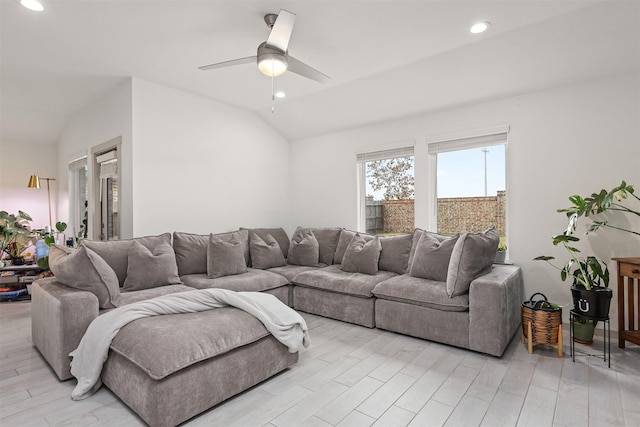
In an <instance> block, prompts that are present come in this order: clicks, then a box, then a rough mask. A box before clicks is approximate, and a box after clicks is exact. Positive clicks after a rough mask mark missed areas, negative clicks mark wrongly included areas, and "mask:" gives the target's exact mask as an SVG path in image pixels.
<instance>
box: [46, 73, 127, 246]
mask: <svg viewBox="0 0 640 427" xmlns="http://www.w3.org/2000/svg"><path fill="white" fill-rule="evenodd" d="M131 113H132V109H131V79H127V80H126V81H125V82H123V83H122V84H120V85H119V86H117V87H116V88H114V89H113V90H112V91H111V92H109V93H108V94H106V95H105V96H104V97H102V98H101V99H100V100H99V101H97V102H96V103H94V104H92V105H90V106H88V107H87V108H85V109H83V110H82V111H80V112H78V113H77V114H75V115H74V116H73V117H72V118H71V120H69V123H68V124H67V126H66V127H65V130H64V132H63V134H62V136H61V137H60V140H59V143H58V176H59V177H60V179H59V182H58V183H59V203H60V206H61V207H63V206H64V207H65V208H64V209H66V211H65V212H60V217H61V218H64V220H65V221H66V220H67V218H68V216H69V212H68V206H69V182H68V163H69V162H70V161H72V160H75V159H77V158H80V157H82V156H90V155H91V148H93V147H97V146H99V145H101V144H104V143H105V142H108V141H111V140H113V139H115V138H118V137H121V141H122V146H121V147H122V151H121V154H120V156H121V160H120V168H121V176H120V177H119V178H120V189H119V190H120V191H119V194H118V195H119V197H120V203H121V204H120V216H121V218H122V220H121V224H120V226H121V237H122V238H128V237H132V236H133V223H132V221H131V218H132V212H133V199H132V192H131V188H132V175H133V174H132V162H131V145H132V139H131V127H132V123H131ZM91 160H92V159H91V158H89V176H92V173H93V169H92V161H91ZM92 193H93V192H92V191H90V192H89V218H92V217H93V204H94V199H93V197H94V195H93V194H92ZM92 230H93V221H91V220H90V221H89V232H90V233H91V232H92Z"/></svg>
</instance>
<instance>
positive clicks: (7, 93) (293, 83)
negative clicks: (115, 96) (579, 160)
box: [0, 0, 640, 143]
mask: <svg viewBox="0 0 640 427" xmlns="http://www.w3.org/2000/svg"><path fill="white" fill-rule="evenodd" d="M42 2H43V3H44V5H45V11H44V12H41V13H36V12H32V11H29V10H27V9H24V8H23V7H22V6H20V5H19V3H18V2H17V1H16V0H0V39H1V42H0V59H1V61H0V66H1V68H0V73H1V74H0V98H1V106H0V107H1V109H0V114H1V115H0V138H1V139H3V140H13V141H18V142H23V141H24V142H29V143H55V142H56V141H57V139H58V137H59V135H60V133H61V131H62V129H63V128H64V124H65V122H66V121H67V119H68V117H69V116H70V115H72V114H73V113H75V112H77V111H79V110H81V109H82V108H83V107H85V106H86V105H89V104H91V103H92V102H95V101H96V100H98V99H99V98H100V97H101V96H102V95H103V94H104V93H106V92H108V91H109V90H111V89H112V88H113V87H115V86H116V85H118V84H119V83H120V82H122V81H124V80H125V79H126V78H128V77H131V76H133V77H137V78H141V79H145V80H149V81H152V82H156V83H160V84H163V85H167V86H170V87H174V88H177V89H181V90H184V91H187V92H191V93H195V94H200V95H202V96H206V97H209V98H212V99H216V100H219V101H222V102H225V103H229V104H233V105H237V106H240V107H244V108H247V109H249V110H253V111H255V112H256V113H257V114H259V115H260V116H262V117H263V118H264V119H265V120H266V121H267V122H269V123H271V124H272V125H273V126H274V127H275V128H276V129H277V130H279V131H280V132H281V133H282V134H283V135H284V136H286V137H287V138H289V139H290V140H298V139H301V138H306V137H310V136H314V135H320V134H324V133H327V132H332V131H336V130H339V129H344V128H351V127H357V126H362V125H366V124H369V123H374V122H379V121H382V120H389V119H393V118H397V117H402V116H407V115H410V114H415V113H418V112H424V111H433V110H438V109H442V108H447V107H452V106H456V105H462V104H467V103H474V102H481V101H484V100H488V99H494V98H498V97H504V96H511V95H517V94H520V93H525V92H528V91H531V90H539V89H544V88H547V87H554V86H558V85H564V84H570V83H572V82H580V81H585V80H589V79H593V78H598V77H601V76H605V75H613V74H618V73H624V72H630V71H634V70H636V71H637V70H639V69H640V24H639V22H640V1H637V0H627V1H615V0H588V1H583V0H568V1H560V0H554V1H542V0H540V1H531V0H509V1H506V0H502V1H482V0H474V1H458V0H446V1H444V0H443V1H435V0H422V1H417V0H413V1H402V0H389V1H364V0H360V1H357V0H356V1H339V0H336V1H326V0H325V1H310V0H298V1H270V0H265V1H239V0H236V1H216V0H209V1H206V0H201V1H186V0H180V1H177V0H172V1H147V0H128V1H125V0H122V1H114V0H111V1H98V0H81V1H80V0H76V1H62V0H42ZM280 9H286V10H289V11H291V12H293V13H295V14H297V19H296V23H295V28H294V31H293V35H292V38H291V42H290V45H289V52H290V54H291V55H292V56H295V57H296V58H298V59H300V60H302V61H304V62H306V63H308V64H309V65H311V66H313V67H314V68H317V69H319V70H320V71H322V72H324V73H325V74H328V75H329V76H331V78H332V79H331V81H330V82H329V83H328V84H325V85H322V84H319V83H316V82H314V81H311V80H307V79H304V78H302V77H300V76H298V75H295V74H292V73H285V75H283V76H281V77H279V78H276V79H275V85H276V89H278V90H283V91H285V92H286V93H287V98H285V100H282V101H280V100H279V101H277V103H276V111H275V113H273V114H272V113H271V79H270V78H269V77H266V76H264V75H262V74H260V72H259V71H258V70H257V67H256V66H254V65H252V64H246V65H242V66H238V67H234V68H227V69H217V70H210V71H200V70H198V69H197V67H198V66H201V65H206V64H210V63H213V62H219V61H225V60H229V59H234V58H238V57H244V56H251V55H255V50H256V48H257V46H258V44H259V43H261V42H262V41H264V40H266V38H267V36H268V29H267V27H266V25H265V24H264V22H263V16H264V15H265V14H266V13H270V12H275V13H277V12H278V11H279V10H280ZM478 20H487V21H490V22H491V23H492V26H491V28H490V31H488V32H487V33H484V34H481V35H472V34H470V33H469V27H470V25H471V24H472V23H473V22H475V21H478Z"/></svg>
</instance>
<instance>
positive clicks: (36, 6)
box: [20, 0, 44, 12]
mask: <svg viewBox="0 0 640 427" xmlns="http://www.w3.org/2000/svg"><path fill="white" fill-rule="evenodd" d="M20 4H21V5H23V6H24V7H26V8H27V9H29V10H35V11H36V12H42V11H43V10H44V6H43V5H42V3H40V2H39V1H38V0H20Z"/></svg>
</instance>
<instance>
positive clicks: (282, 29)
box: [267, 9, 296, 52]
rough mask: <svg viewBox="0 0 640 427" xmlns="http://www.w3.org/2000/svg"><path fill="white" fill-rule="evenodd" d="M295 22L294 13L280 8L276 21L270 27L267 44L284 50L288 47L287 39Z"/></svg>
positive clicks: (289, 37)
mask: <svg viewBox="0 0 640 427" xmlns="http://www.w3.org/2000/svg"><path fill="white" fill-rule="evenodd" d="M295 22H296V14H295V13H291V12H287V11H286V10H284V9H282V10H281V11H280V13H279V14H278V18H277V19H276V22H275V23H274V24H273V28H271V33H269V38H268V39H267V46H269V47H274V48H276V49H280V50H281V51H282V52H286V51H287V48H288V47H289V39H291V32H292V31H293V24H294V23H295Z"/></svg>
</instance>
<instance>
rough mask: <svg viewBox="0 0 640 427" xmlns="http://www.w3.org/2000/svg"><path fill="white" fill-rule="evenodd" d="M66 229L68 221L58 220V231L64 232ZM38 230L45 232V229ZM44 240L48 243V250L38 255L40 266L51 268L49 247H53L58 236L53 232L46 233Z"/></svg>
mask: <svg viewBox="0 0 640 427" xmlns="http://www.w3.org/2000/svg"><path fill="white" fill-rule="evenodd" d="M66 229H67V224H66V223H64V222H61V221H58V222H56V230H57V232H58V233H64V231H65V230H66ZM38 231H39V232H40V233H44V230H38ZM42 240H43V241H44V244H45V245H46V249H47V252H46V255H44V256H40V257H38V267H40V268H44V269H48V268H49V249H48V248H49V247H51V245H52V244H53V243H55V242H56V237H55V235H54V234H53V233H51V234H49V233H44V237H43V239H42Z"/></svg>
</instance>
